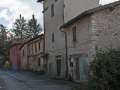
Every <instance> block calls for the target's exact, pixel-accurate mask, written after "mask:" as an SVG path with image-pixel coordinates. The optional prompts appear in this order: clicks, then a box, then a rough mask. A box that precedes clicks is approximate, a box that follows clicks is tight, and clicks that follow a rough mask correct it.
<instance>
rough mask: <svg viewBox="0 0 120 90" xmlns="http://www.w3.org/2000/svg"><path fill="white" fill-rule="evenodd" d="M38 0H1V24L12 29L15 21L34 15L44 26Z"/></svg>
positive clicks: (110, 0) (102, 2)
mask: <svg viewBox="0 0 120 90" xmlns="http://www.w3.org/2000/svg"><path fill="white" fill-rule="evenodd" d="M36 1H37V0H0V24H3V25H5V26H7V27H8V28H11V27H12V23H13V22H14V21H15V19H16V18H17V17H18V16H19V14H22V15H23V16H24V17H25V18H26V19H30V18H31V15H32V14H33V13H34V14H35V15H36V18H37V19H38V22H39V23H40V24H41V25H42V26H43V15H42V4H40V3H36ZM113 1H117V0H101V1H100V3H101V4H107V3H110V2H113Z"/></svg>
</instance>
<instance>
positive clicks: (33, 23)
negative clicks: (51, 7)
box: [28, 14, 42, 37]
mask: <svg viewBox="0 0 120 90" xmlns="http://www.w3.org/2000/svg"><path fill="white" fill-rule="evenodd" d="M28 29H29V32H30V34H31V35H30V36H31V37H35V36H37V35H38V33H39V32H40V31H42V28H41V26H40V24H38V23H37V19H36V18H35V16H34V14H33V15H32V19H30V20H29V21H28Z"/></svg>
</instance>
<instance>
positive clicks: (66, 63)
mask: <svg viewBox="0 0 120 90" xmlns="http://www.w3.org/2000/svg"><path fill="white" fill-rule="evenodd" d="M64 8H65V3H64V0H63V24H64V19H65V17H64V12H65V11H64ZM60 31H61V32H63V33H64V35H65V37H64V38H65V65H66V71H65V79H66V80H68V79H69V75H68V46H67V33H66V32H65V31H64V30H62V28H60Z"/></svg>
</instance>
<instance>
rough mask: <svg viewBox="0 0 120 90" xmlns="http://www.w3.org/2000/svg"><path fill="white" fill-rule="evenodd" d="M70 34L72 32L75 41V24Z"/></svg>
mask: <svg viewBox="0 0 120 90" xmlns="http://www.w3.org/2000/svg"><path fill="white" fill-rule="evenodd" d="M72 34H73V41H74V42H76V40H77V39H76V26H74V27H73V28H72Z"/></svg>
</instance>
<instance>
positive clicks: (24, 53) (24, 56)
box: [20, 43, 29, 70]
mask: <svg viewBox="0 0 120 90" xmlns="http://www.w3.org/2000/svg"><path fill="white" fill-rule="evenodd" d="M20 53H21V69H22V70H28V68H29V67H28V45H27V44H26V43H24V44H23V45H22V46H21V47H20Z"/></svg>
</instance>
